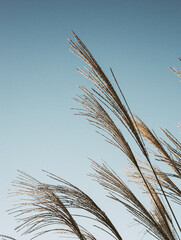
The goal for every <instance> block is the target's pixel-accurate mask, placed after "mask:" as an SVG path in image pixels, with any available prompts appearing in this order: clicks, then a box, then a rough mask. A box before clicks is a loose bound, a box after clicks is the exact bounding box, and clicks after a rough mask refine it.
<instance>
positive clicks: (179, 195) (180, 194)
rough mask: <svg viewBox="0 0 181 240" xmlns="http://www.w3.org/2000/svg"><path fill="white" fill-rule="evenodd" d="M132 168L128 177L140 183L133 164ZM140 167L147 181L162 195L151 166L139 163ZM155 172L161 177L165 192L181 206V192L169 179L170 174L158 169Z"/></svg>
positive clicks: (128, 172)
mask: <svg viewBox="0 0 181 240" xmlns="http://www.w3.org/2000/svg"><path fill="white" fill-rule="evenodd" d="M129 166H130V168H129V170H128V171H126V173H127V175H128V176H129V177H130V179H131V181H135V182H136V183H138V184H139V183H140V177H139V174H138V173H137V171H136V170H135V167H134V165H133V164H129ZM139 166H140V168H141V169H142V171H143V172H144V175H145V176H146V179H147V180H148V181H150V182H151V183H152V184H154V188H155V189H156V190H157V193H159V194H161V195H162V192H161V191H160V189H159V188H158V184H157V181H156V180H155V178H154V176H153V172H152V171H151V169H150V167H149V165H148V164H147V163H145V162H142V161H139ZM154 169H155V172H156V174H157V175H158V177H159V181H160V183H161V184H162V186H163V188H164V191H165V193H166V195H167V196H168V197H170V198H171V199H172V200H173V201H174V202H175V203H178V204H181V190H180V189H179V187H177V185H176V184H175V183H174V182H173V181H172V180H171V178H170V177H169V175H170V174H168V173H165V172H163V171H161V170H160V169H159V168H158V167H155V166H154Z"/></svg>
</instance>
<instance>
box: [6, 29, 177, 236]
mask: <svg viewBox="0 0 181 240" xmlns="http://www.w3.org/2000/svg"><path fill="white" fill-rule="evenodd" d="M73 35H74V38H75V41H76V42H74V41H72V40H71V39H69V44H70V46H71V51H72V52H73V53H75V54H76V55H77V56H78V57H80V58H81V59H82V60H83V61H84V62H85V63H86V64H87V65H88V67H86V68H85V70H83V69H77V70H78V71H79V72H80V73H81V74H83V75H84V76H85V77H87V78H88V79H89V80H91V81H92V82H93V84H94V88H92V89H91V90H88V89H86V88H85V87H80V89H81V91H82V93H83V94H82V95H80V96H78V97H77V98H76V99H75V100H76V101H77V102H78V103H80V104H81V106H82V108H81V109H79V110H78V111H77V112H76V114H78V115H83V116H84V117H86V119H88V121H89V123H90V124H91V125H94V126H95V127H96V128H97V129H98V133H99V134H101V135H102V136H103V137H104V138H105V139H106V141H107V142H108V143H110V144H112V145H113V146H115V147H117V148H118V149H119V150H120V151H121V152H123V153H124V154H125V156H126V158H127V159H128V162H129V165H130V168H129V172H127V175H128V176H129V177H130V178H131V180H132V181H134V182H135V184H136V185H137V187H138V189H140V188H141V191H142V194H145V196H146V197H147V198H148V199H149V200H150V202H151V205H150V208H148V207H147V206H145V202H144V201H143V199H142V197H139V198H138V197H137V196H136V195H135V193H134V192H133V191H132V190H131V188H129V187H128V186H127V184H125V183H124V182H123V181H122V180H121V178H120V176H118V175H117V174H116V173H115V172H114V171H113V170H112V169H111V168H110V167H108V166H107V165H106V164H102V165H100V164H98V163H96V162H95V161H93V160H92V161H91V162H92V169H93V173H91V174H90V176H91V177H92V178H93V179H94V180H96V181H97V182H98V183H99V184H100V185H101V186H103V187H104V188H105V190H106V191H108V197H110V198H111V199H112V200H114V201H117V202H119V203H120V204H123V205H124V206H125V207H126V208H127V210H128V211H129V212H130V213H131V214H132V215H133V217H134V220H135V221H136V222H138V223H139V224H141V225H142V226H143V228H145V231H146V232H147V233H148V234H150V235H151V236H152V237H153V238H156V239H159V240H180V238H181V235H180V231H181V228H180V224H179V221H178V216H177V215H176V213H175V212H174V210H173V207H172V201H174V202H175V203H176V204H179V205H180V204H181V190H180V188H179V187H178V186H177V183H178V180H180V178H181V143H180V142H179V141H178V140H177V139H176V138H175V137H174V136H173V135H172V134H171V133H170V132H169V131H168V130H163V133H164V134H165V137H166V139H167V140H163V139H160V138H158V137H157V136H156V135H155V134H154V132H152V131H151V130H150V129H149V128H148V127H147V126H146V124H145V123H144V122H143V121H142V120H141V119H139V118H138V117H136V116H135V115H134V114H133V113H132V111H131V110H130V107H129V105H128V103H127V101H126V99H125V97H124V95H123V93H122V91H121V89H120V87H119V85H118V82H117V80H116V77H115V75H114V73H113V71H112V69H111V73H112V76H113V79H114V81H115V83H116V85H117V89H118V93H119V94H118V93H117V92H116V90H115V89H114V87H113V85H112V84H111V82H110V80H109V79H108V77H107V76H106V74H105V73H104V72H103V70H102V69H101V67H100V66H99V64H98V63H97V62H96V60H95V59H94V57H93V56H92V54H91V53H90V51H89V50H88V49H87V47H86V46H85V44H84V43H83V42H82V41H81V40H80V39H79V38H78V36H77V35H76V34H75V33H73ZM115 119H116V121H115ZM120 126H122V127H124V128H125V129H126V131H128V133H129V134H128V136H129V137H131V138H132V139H133V140H134V142H135V143H136V145H137V147H138V149H139V150H140V154H141V158H142V160H140V159H139V157H137V156H136V155H135V153H134V150H135V149H134V147H133V146H132V145H130V143H129V142H130V141H129V138H128V136H127V135H126V136H125V134H123V132H122V131H121V129H120ZM127 138H128V139H127ZM145 140H146V141H145ZM147 141H148V142H149V143H150V144H151V146H152V149H151V150H152V151H151V152H152V157H151V156H150V150H149V148H148V146H147ZM131 142H132V141H131ZM134 146H135V145H134ZM152 160H154V162H153V161H152ZM159 162H162V164H163V165H166V166H167V168H166V169H169V171H167V172H165V171H164V168H163V169H162V168H158V167H157V166H156V163H159ZM47 175H48V176H49V177H50V178H52V179H54V180H56V181H57V182H58V184H56V185H49V184H45V183H42V182H40V181H38V180H36V179H34V178H33V177H31V176H29V175H27V174H26V173H23V172H20V176H19V177H18V179H17V180H16V181H14V182H13V186H14V191H13V192H11V195H13V196H16V197H18V199H19V203H18V204H17V205H15V206H14V207H13V209H11V210H10V213H12V214H14V215H15V217H16V218H17V220H18V221H19V225H18V227H17V229H16V230H18V231H23V233H24V234H28V235H30V236H31V238H36V237H38V236H40V235H43V234H45V233H49V232H57V233H58V234H60V236H65V235H67V234H68V235H73V236H74V237H76V238H77V239H81V240H96V239H97V238H96V237H95V236H94V235H93V234H92V233H90V231H89V229H86V228H85V226H81V225H80V224H79V223H78V220H77V217H80V216H81V217H85V218H88V219H89V220H91V221H92V223H93V225H95V223H96V226H97V228H98V229H100V230H103V231H104V232H105V233H107V234H108V236H109V237H110V239H112V238H114V239H117V240H121V239H123V238H122V236H121V234H120V233H119V231H118V230H117V229H116V227H115V226H114V224H113V222H112V221H111V220H110V219H109V218H108V216H107V215H106V213H105V212H104V211H102V210H101V208H100V207H99V206H98V205H97V204H96V203H95V202H94V201H93V200H92V199H91V198H90V197H89V196H88V195H87V194H85V193H84V192H83V191H81V190H80V189H79V188H77V187H75V186H74V185H72V184H71V183H69V182H67V181H65V180H64V179H62V178H59V177H57V176H55V175H53V174H51V173H48V172H47ZM175 179H176V180H177V181H175ZM73 209H77V210H78V211H79V210H80V214H78V215H77V214H74V213H73V212H72V210H73ZM120 229H121V226H120Z"/></svg>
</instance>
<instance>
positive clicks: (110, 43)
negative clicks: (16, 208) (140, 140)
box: [0, 0, 181, 240]
mask: <svg viewBox="0 0 181 240" xmlns="http://www.w3.org/2000/svg"><path fill="white" fill-rule="evenodd" d="M180 26H181V1H180V0H178V1H177V0H172V1H168V0H164V1H163V0H152V1H147V0H142V1H141V0H137V1H134V0H130V1H129V0H127V1H122V0H91V1H88V0H87V1H86V0H0V35H1V37H0V69H1V70H0V115H1V117H0V161H1V168H0V181H1V195H0V216H1V217H0V233H1V234H8V235H11V236H12V237H17V238H19V236H20V234H19V233H18V234H16V233H15V232H14V230H13V228H14V226H15V225H16V224H15V223H14V218H13V217H12V216H8V215H7V213H6V212H5V211H6V210H7V209H9V208H10V206H11V205H12V203H11V202H10V201H11V199H7V194H8V189H9V188H11V181H12V180H13V179H15V178H16V176H17V175H18V173H17V169H19V170H23V171H25V172H27V173H29V174H30V175H33V176H34V177H37V178H39V179H40V180H42V181H44V180H45V179H47V178H46V177H45V176H44V174H42V173H41V169H45V170H48V171H50V172H52V173H55V174H56V175H58V176H60V177H62V178H65V179H66V180H68V181H71V182H72V183H74V184H75V185H77V186H78V187H80V188H82V189H83V190H85V191H86V192H87V193H90V196H91V197H92V198H94V199H95V201H96V202H97V203H98V204H100V206H101V207H102V208H103V209H104V210H105V211H107V212H108V215H109V216H110V218H111V219H112V221H113V222H114V223H115V225H116V226H117V227H118V229H119V230H120V233H121V235H122V236H123V238H124V239H127V240H128V239H133V236H134V238H135V239H141V237H142V236H143V235H142V234H143V233H140V232H141V230H142V228H139V227H138V226H132V227H130V224H132V223H133V221H132V218H131V217H130V216H129V214H128V213H127V212H126V210H124V209H123V208H122V207H120V206H119V205H118V204H114V206H113V204H112V202H111V201H110V200H109V199H106V197H105V195H106V193H105V192H104V191H103V190H102V189H101V188H100V187H99V186H98V185H97V184H96V183H94V182H92V181H91V180H90V179H89V177H87V176H86V174H87V173H89V172H90V171H91V170H90V163H89V160H88V157H90V158H93V159H94V160H96V161H98V162H100V161H101V159H103V160H105V161H106V162H107V163H108V164H110V165H111V166H112V168H113V169H114V170H117V171H118V173H119V172H121V171H122V169H123V167H124V165H125V164H126V160H125V157H124V156H123V155H121V154H120V153H119V151H117V150H115V149H114V148H113V147H112V146H109V145H108V144H107V143H105V141H104V139H103V138H102V137H101V136H98V135H97V134H96V133H95V129H94V128H93V127H91V126H89V125H88V123H87V122H86V121H85V120H84V119H83V118H81V117H78V116H74V115H73V111H72V110H71V109H70V108H72V107H76V106H77V104H76V103H75V102H74V101H73V100H72V97H74V96H75V94H78V93H80V91H79V90H78V88H77V86H78V85H84V86H92V85H91V84H90V83H89V82H88V80H86V79H84V78H83V77H82V76H81V75H80V74H78V73H77V72H76V70H75V68H76V67H80V66H83V64H82V62H81V61H80V60H79V59H78V58H76V57H75V56H73V54H71V53H70V51H69V46H68V43H67V38H68V37H72V35H71V32H70V30H71V29H73V30H74V31H75V32H76V33H77V35H78V36H79V37H80V38H81V40H82V41H83V42H84V43H85V44H86V45H87V46H88V48H89V49H90V51H91V52H92V53H93V55H94V57H95V58H96V59H97V60H98V62H99V63H100V65H101V66H102V68H103V70H105V72H106V74H107V75H108V76H111V74H110V71H109V68H110V67H112V68H113V70H114V73H115V75H116V76H117V79H118V81H119V83H120V86H121V88H122V90H123V92H124V94H125V96H126V97H127V100H128V102H129V104H130V106H131V109H132V111H133V112H134V113H135V114H137V115H138V116H140V117H141V118H142V120H143V121H145V122H146V123H147V124H148V126H149V127H150V128H151V129H154V130H155V132H156V133H157V134H158V135H159V134H161V132H160V130H159V127H163V128H168V129H169V130H170V131H171V132H172V133H173V134H175V136H176V137H178V138H179V134H178V129H177V128H176V123H177V122H179V121H180V120H181V113H180V96H181V95H180V91H181V83H179V78H178V77H177V76H176V75H175V74H174V73H172V72H171V71H170V70H169V69H168V67H169V66H176V67H178V68H179V67H180V66H179V61H178V57H181V52H180V47H181V44H180V39H181V31H180ZM98 194H100V195H98ZM123 220H124V221H123ZM120 221H123V222H122V223H121V227H120ZM125 229H127V230H125ZM97 231H98V230H97ZM101 234H102V233H100V232H99V231H98V235H99V236H101ZM49 238H50V236H49ZM49 238H48V236H47V239H49ZM19 239H20V238H19ZM21 239H23V238H21ZM26 239H28V238H26ZM43 239H46V238H43ZM55 239H57V236H55ZM102 239H103V237H102ZM104 239H106V237H104ZM145 239H150V240H151V239H152V238H151V237H150V236H145Z"/></svg>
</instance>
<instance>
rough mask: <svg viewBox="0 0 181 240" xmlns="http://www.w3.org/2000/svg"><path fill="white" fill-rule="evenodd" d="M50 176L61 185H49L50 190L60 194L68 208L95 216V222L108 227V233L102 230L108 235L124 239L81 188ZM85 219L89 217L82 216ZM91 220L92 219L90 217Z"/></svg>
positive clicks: (50, 175)
mask: <svg viewBox="0 0 181 240" xmlns="http://www.w3.org/2000/svg"><path fill="white" fill-rule="evenodd" d="M47 174H48V176H49V177H50V178H52V179H54V180H56V181H58V182H59V183H60V184H61V185H47V187H48V188H49V189H52V191H53V192H56V194H58V196H59V198H60V199H61V201H62V203H63V204H64V205H65V206H66V208H76V209H81V210H84V211H86V212H88V213H90V214H91V215H93V217H94V218H92V219H94V220H95V221H97V222H99V223H101V224H102V225H103V227H106V228H107V230H108V231H106V230H105V229H103V228H102V230H104V231H106V232H107V233H109V234H110V233H111V234H110V235H112V236H113V237H114V238H115V239H118V240H121V239H122V237H121V236H120V234H119V233H118V231H117V230H116V228H115V227H114V225H113V224H112V222H111V221H110V219H109V218H108V217H107V215H106V214H105V212H104V211H102V210H101V209H100V208H99V207H98V206H97V204H96V203H95V202H94V201H93V200H92V199H91V198H90V197H89V196H88V195H87V194H85V193H84V192H83V191H81V190H80V189H79V188H77V187H75V186H74V185H72V184H71V183H69V182H67V181H65V180H64V179H62V178H59V177H57V176H56V175H54V174H51V173H48V172H47ZM80 216H83V217H88V216H87V215H80ZM88 218H90V217H88ZM99 228H100V227H99Z"/></svg>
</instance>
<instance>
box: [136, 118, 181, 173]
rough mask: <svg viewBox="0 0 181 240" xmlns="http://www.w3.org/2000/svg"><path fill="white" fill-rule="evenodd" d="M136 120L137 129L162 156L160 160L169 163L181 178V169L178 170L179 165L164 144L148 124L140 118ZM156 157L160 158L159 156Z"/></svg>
mask: <svg viewBox="0 0 181 240" xmlns="http://www.w3.org/2000/svg"><path fill="white" fill-rule="evenodd" d="M135 120H136V124H137V127H138V128H139V131H140V133H141V134H142V135H143V137H144V138H145V139H146V140H147V141H149V142H150V143H151V144H152V145H153V146H154V147H155V148H156V149H157V150H158V151H159V153H160V154H161V156H160V157H159V158H160V159H164V160H165V161H167V163H169V165H170V166H171V167H172V169H173V170H174V171H175V172H176V174H177V175H178V176H179V177H181V172H180V169H179V168H178V166H177V164H175V161H174V159H173V158H172V157H171V155H170V154H169V153H168V152H167V151H166V149H165V148H164V145H163V144H162V142H161V141H160V140H159V139H158V138H157V137H156V136H155V135H154V134H153V133H152V132H151V130H150V129H149V128H148V127H147V126H146V124H145V123H144V122H143V121H142V120H141V119H139V118H138V117H135ZM155 155H156V154H155ZM156 156H157V157H158V155H156Z"/></svg>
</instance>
